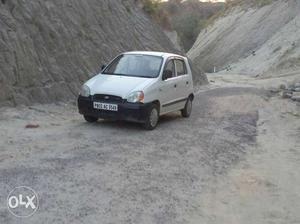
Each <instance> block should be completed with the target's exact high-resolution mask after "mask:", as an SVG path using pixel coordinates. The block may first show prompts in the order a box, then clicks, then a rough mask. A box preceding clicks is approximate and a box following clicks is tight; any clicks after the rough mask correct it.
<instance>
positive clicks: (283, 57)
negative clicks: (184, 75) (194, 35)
mask: <svg viewBox="0 0 300 224" xmlns="http://www.w3.org/2000/svg"><path fill="white" fill-rule="evenodd" d="M269 2H272V1H269ZM299 12H300V1H298V0H288V1H287V0H278V1H273V3H271V4H266V5H263V6H262V5H260V6H258V5H253V4H248V5H247V4H246V5H245V4H241V5H237V6H235V7H233V8H231V9H229V10H227V11H226V12H225V13H224V14H223V15H222V16H220V17H219V18H218V19H216V21H214V22H212V23H211V25H210V26H208V27H207V29H205V30H203V31H202V32H201V33H200V35H199V37H198V39H197V41H196V42H195V44H194V45H193V47H192V49H191V50H190V51H189V52H188V55H189V56H190V57H191V58H192V60H193V61H194V62H195V63H197V64H198V65H199V66H201V67H202V68H203V69H204V70H205V71H207V72H212V71H213V68H214V66H216V69H217V70H229V71H230V72H237V73H242V74H249V75H264V74H269V73H278V74H279V73H282V72H290V71H295V70H298V69H300V13H299Z"/></svg>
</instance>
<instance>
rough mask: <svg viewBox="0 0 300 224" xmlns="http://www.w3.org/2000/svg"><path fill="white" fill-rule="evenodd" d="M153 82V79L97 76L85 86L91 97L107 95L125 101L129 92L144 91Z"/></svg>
mask: <svg viewBox="0 0 300 224" xmlns="http://www.w3.org/2000/svg"><path fill="white" fill-rule="evenodd" d="M154 80H155V78H141V77H130V76H118V75H104V74H99V75H96V76H95V77H93V78H92V79H90V80H88V81H87V82H86V83H85V84H86V85H87V86H88V87H89V88H90V90H91V95H94V94H108V95H115V96H120V97H122V98H123V99H125V98H126V97H127V96H128V95H129V94H130V93H131V92H134V91H140V90H144V89H145V88H146V87H147V86H148V85H150V84H151V83H152V82H154Z"/></svg>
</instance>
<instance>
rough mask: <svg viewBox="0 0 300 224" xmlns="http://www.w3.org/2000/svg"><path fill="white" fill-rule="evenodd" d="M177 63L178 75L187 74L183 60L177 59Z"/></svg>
mask: <svg viewBox="0 0 300 224" xmlns="http://www.w3.org/2000/svg"><path fill="white" fill-rule="evenodd" d="M175 64H176V71H177V76H180V75H185V74H187V70H186V65H185V62H184V61H183V60H179V59H176V60H175Z"/></svg>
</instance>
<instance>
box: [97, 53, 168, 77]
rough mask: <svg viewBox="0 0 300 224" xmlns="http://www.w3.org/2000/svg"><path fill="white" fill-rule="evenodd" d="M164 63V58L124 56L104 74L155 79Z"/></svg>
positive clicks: (114, 62)
mask: <svg viewBox="0 0 300 224" xmlns="http://www.w3.org/2000/svg"><path fill="white" fill-rule="evenodd" d="M162 61H163V58H162V57H159V56H152V55H137V54H124V55H120V56H119V57H118V58H116V59H115V60H114V61H113V62H112V63H111V64H110V65H109V66H107V68H106V69H105V70H104V72H102V73H103V74H109V75H121V76H134V77H145V78H155V77H157V76H158V75H159V71H160V68H161V65H162Z"/></svg>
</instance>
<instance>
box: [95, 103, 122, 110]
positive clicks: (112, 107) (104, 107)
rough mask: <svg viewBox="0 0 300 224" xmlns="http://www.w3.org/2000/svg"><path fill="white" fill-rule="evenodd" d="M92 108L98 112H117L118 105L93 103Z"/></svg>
mask: <svg viewBox="0 0 300 224" xmlns="http://www.w3.org/2000/svg"><path fill="white" fill-rule="evenodd" d="M94 108H95V109H99V110H110V111H118V104H111V103H99V102H94Z"/></svg>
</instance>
